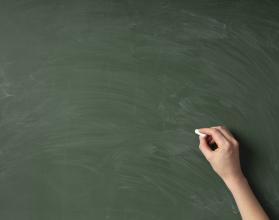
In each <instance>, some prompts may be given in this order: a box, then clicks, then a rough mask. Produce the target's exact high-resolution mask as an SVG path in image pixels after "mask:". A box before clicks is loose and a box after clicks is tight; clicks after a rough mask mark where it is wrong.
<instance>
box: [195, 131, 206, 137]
mask: <svg viewBox="0 0 279 220" xmlns="http://www.w3.org/2000/svg"><path fill="white" fill-rule="evenodd" d="M195 133H196V134H197V135H199V136H201V137H203V138H205V137H206V136H207V135H206V134H203V133H201V132H200V131H199V129H195Z"/></svg>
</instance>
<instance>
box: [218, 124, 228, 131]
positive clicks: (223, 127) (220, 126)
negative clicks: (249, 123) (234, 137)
mask: <svg viewBox="0 0 279 220" xmlns="http://www.w3.org/2000/svg"><path fill="white" fill-rule="evenodd" d="M218 128H219V129H221V130H223V129H226V127H225V126H224V125H219V126H218Z"/></svg>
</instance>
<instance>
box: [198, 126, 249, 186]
mask: <svg viewBox="0 0 279 220" xmlns="http://www.w3.org/2000/svg"><path fill="white" fill-rule="evenodd" d="M199 131H200V132H201V133H204V134H207V137H201V136H200V137H199V139H200V145H199V148H200V150H201V152H202V153H203V155H204V156H205V158H206V159H207V160H208V162H209V163H210V164H211V166H212V168H213V170H214V171H215V172H216V173H217V174H218V175H219V176H220V177H221V178H222V179H223V181H224V182H225V183H227V182H230V181H234V180H236V179H239V178H243V177H244V175H243V173H242V170H241V166H240V159H239V144H238V142H237V140H236V139H235V138H234V137H233V135H232V134H231V132H230V131H229V130H227V129H226V128H225V127H223V126H218V127H211V128H200V129H199ZM209 142H210V143H215V144H216V145H217V146H218V147H217V149H215V150H214V151H213V150H212V149H211V148H210V146H209Z"/></svg>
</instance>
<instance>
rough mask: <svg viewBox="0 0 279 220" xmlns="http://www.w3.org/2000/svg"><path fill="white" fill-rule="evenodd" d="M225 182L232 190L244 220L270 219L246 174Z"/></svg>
mask: <svg viewBox="0 0 279 220" xmlns="http://www.w3.org/2000/svg"><path fill="white" fill-rule="evenodd" d="M224 182H225V184H226V185H227V187H228V189H229V190H230V191H231V193H232V195H233V197H234V199H235V202H236V204H237V206H238V209H239V211H240V214H241V216H242V219H243V220H268V219H269V218H268V216H267V215H266V213H265V211H264V210H263V208H262V206H261V205H260V203H259V202H258V200H257V198H256V197H255V195H254V193H253V192H252V190H251V188H250V186H249V184H248V181H247V179H246V178H245V177H244V176H243V177H240V178H235V179H233V180H227V181H224Z"/></svg>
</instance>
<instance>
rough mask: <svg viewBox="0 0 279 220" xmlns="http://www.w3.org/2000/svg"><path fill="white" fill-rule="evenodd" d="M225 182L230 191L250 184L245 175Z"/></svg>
mask: <svg viewBox="0 0 279 220" xmlns="http://www.w3.org/2000/svg"><path fill="white" fill-rule="evenodd" d="M223 181H224V183H225V184H226V186H227V187H228V189H229V190H230V191H233V190H234V189H236V188H239V187H243V186H244V185H246V184H247V183H248V182H247V179H246V177H245V176H244V175H243V174H241V175H238V176H233V177H229V178H226V179H223Z"/></svg>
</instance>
